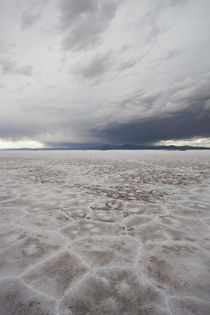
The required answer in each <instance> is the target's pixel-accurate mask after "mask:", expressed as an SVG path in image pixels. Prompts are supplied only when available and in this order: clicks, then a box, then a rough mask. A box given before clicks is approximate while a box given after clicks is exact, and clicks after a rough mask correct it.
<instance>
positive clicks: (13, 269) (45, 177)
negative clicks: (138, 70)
mask: <svg viewBox="0 0 210 315" xmlns="http://www.w3.org/2000/svg"><path fill="white" fill-rule="evenodd" d="M209 175H210V152H208V151H185V152H179V151H22V152H21V151H20V152H19V151H17V152H15V151H0V315H26V314H27V315H31V314H32V315H47V314H48V315H53V314H56V315H68V314H97V315H98V314H149V315H150V314H151V315H152V314H154V315H156V314H160V315H162V314H163V315H164V314H165V315H168V314H169V315H170V314H172V315H191V314H193V315H195V314H197V315H202V314H203V315H208V314H210V227H209V226H210V176H209Z"/></svg>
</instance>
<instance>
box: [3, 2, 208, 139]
mask: <svg viewBox="0 0 210 315" xmlns="http://www.w3.org/2000/svg"><path fill="white" fill-rule="evenodd" d="M209 10H210V3H209V1H207V0H202V1H199V2H198V1H196V0H192V1H189V0H180V1H172V0H164V1H162V0H151V1H146V0H145V1H138V0H131V1H123V0H62V1H58V0H48V1H43V0H38V1H30V3H29V2H28V1H24V0H22V1H20V2H16V3H14V1H12V0H8V1H7V2H1V4H0V25H1V28H0V91H1V99H0V139H4V140H7V139H11V140H12V139H13V140H22V139H24V138H29V139H31V140H35V141H40V142H43V143H53V142H54V143H59V142H60V143H64V142H83V143H84V142H100V143H153V142H158V141H164V140H171V139H172V140H173V139H174V140H175V139H185V138H194V137H203V138H205V137H210V92H209V91H210V90H209V86H210V54H209V51H210V35H209V32H208V29H209V28H210V21H209V14H208V12H209Z"/></svg>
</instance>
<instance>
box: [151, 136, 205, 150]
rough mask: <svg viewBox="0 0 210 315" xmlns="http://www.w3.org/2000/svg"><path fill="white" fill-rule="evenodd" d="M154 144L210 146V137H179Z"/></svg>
mask: <svg viewBox="0 0 210 315" xmlns="http://www.w3.org/2000/svg"><path fill="white" fill-rule="evenodd" d="M154 145H176V146H184V145H189V146H192V147H206V148H209V147H210V138H209V137H208V138H191V139H179V140H161V141H158V142H156V143H154Z"/></svg>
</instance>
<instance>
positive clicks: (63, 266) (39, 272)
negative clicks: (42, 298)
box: [23, 251, 89, 297]
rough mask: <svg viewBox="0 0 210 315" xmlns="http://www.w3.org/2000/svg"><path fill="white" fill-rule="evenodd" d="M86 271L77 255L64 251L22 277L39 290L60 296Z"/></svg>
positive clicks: (86, 268) (87, 269)
mask: <svg viewBox="0 0 210 315" xmlns="http://www.w3.org/2000/svg"><path fill="white" fill-rule="evenodd" d="M88 271H89V268H88V267H87V266H86V265H85V264H84V263H83V262H82V261H81V260H80V259H79V258H78V257H76V256H75V255H74V254H72V253H70V252H69V251H64V252H62V253H61V254H59V255H57V256H54V257H52V258H50V259H48V260H47V261H45V262H43V263H41V264H39V265H38V266H36V267H35V268H33V269H32V270H30V271H29V272H27V273H26V274H25V275H24V276H23V279H24V280H25V282H26V283H29V284H30V285H31V286H32V287H34V288H36V289H39V290H40V291H43V292H45V293H47V294H49V295H52V296H55V297H61V296H63V295H64V294H65V292H66V290H68V289H69V287H70V286H71V285H73V284H75V283H76V282H77V281H78V280H80V279H81V278H82V277H83V276H84V275H85V273H87V272H88Z"/></svg>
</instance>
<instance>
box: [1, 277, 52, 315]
mask: <svg viewBox="0 0 210 315" xmlns="http://www.w3.org/2000/svg"><path fill="white" fill-rule="evenodd" d="M56 308H57V302H56V300H54V299H53V298H50V297H49V296H46V295H44V294H42V293H39V292H36V291H34V290H32V289H30V288H29V287H28V286H27V285H26V284H25V283H24V282H23V281H22V280H21V279H16V278H13V279H11V278H8V279H4V280H2V281H0V314H1V315H6V314H8V315H26V314H30V315H38V314H39V315H41V314H44V315H55V314H57V313H56Z"/></svg>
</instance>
